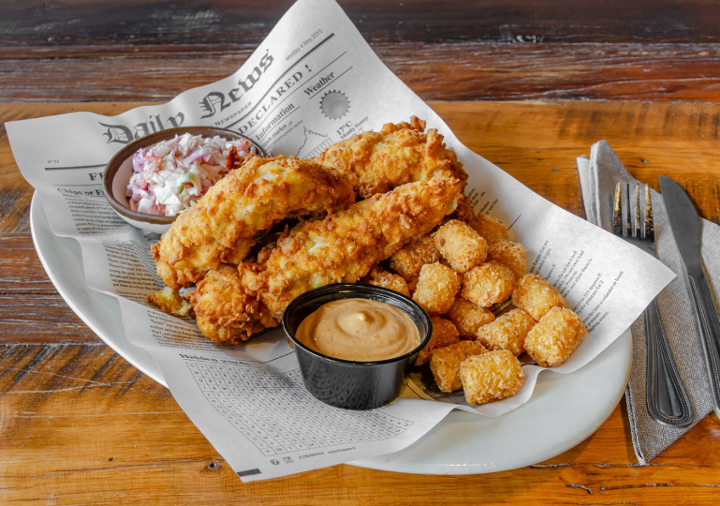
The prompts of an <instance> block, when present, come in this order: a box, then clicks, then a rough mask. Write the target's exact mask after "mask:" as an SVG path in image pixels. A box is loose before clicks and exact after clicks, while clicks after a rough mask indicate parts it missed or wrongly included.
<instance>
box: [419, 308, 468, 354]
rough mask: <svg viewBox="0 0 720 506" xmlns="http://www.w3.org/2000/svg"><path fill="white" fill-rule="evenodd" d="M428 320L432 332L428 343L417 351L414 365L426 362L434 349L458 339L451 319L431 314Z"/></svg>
mask: <svg viewBox="0 0 720 506" xmlns="http://www.w3.org/2000/svg"><path fill="white" fill-rule="evenodd" d="M430 320H431V321H432V325H433V333H432V336H430V340H429V341H428V343H427V344H426V345H425V347H424V348H423V349H422V350H420V353H418V356H417V359H416V360H415V365H423V364H427V363H428V362H430V358H431V357H432V354H433V352H434V351H435V350H437V349H440V348H444V347H445V346H449V345H451V344H454V343H457V342H458V341H459V340H460V338H459V336H460V334H459V332H458V329H457V328H455V325H453V323H452V322H451V321H449V320H446V319H445V318H440V317H439V316H431V317H430Z"/></svg>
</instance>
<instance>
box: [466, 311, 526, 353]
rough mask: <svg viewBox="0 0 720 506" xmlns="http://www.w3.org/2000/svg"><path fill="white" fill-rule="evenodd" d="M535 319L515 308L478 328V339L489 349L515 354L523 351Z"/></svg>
mask: <svg viewBox="0 0 720 506" xmlns="http://www.w3.org/2000/svg"><path fill="white" fill-rule="evenodd" d="M534 325H535V320H533V318H532V316H530V315H529V314H527V313H526V312H525V311H523V310H522V309H513V310H512V311H508V312H507V313H505V314H503V315H501V316H499V317H498V318H497V319H496V320H495V321H493V322H491V323H488V324H487V325H483V326H482V327H480V328H478V329H477V340H478V341H480V342H481V343H483V344H484V345H485V347H486V348H487V349H488V350H508V351H509V352H510V353H512V354H513V355H515V356H518V355H520V354H521V353H522V352H523V351H524V348H523V344H524V343H525V337H526V336H527V334H528V332H530V329H532V328H533V326H534Z"/></svg>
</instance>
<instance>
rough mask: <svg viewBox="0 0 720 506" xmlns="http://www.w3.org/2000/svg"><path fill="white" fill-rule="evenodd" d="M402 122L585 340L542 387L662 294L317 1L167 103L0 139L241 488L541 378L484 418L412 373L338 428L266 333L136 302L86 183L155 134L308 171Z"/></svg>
mask: <svg viewBox="0 0 720 506" xmlns="http://www.w3.org/2000/svg"><path fill="white" fill-rule="evenodd" d="M412 115H416V116H418V117H420V118H423V119H425V120H426V121H427V124H428V127H429V128H437V129H438V130H439V131H440V133H442V134H443V135H445V140H446V143H447V145H448V147H449V148H451V149H453V150H455V152H456V153H457V155H458V158H459V159H460V160H461V161H462V162H463V164H464V166H465V169H466V171H467V172H468V174H469V176H470V178H469V181H468V188H467V193H468V195H469V196H470V197H471V198H472V201H473V204H474V206H475V209H476V210H477V211H478V212H481V213H491V214H493V215H494V216H497V217H498V218H500V219H501V220H503V222H505V223H506V224H508V225H510V234H511V239H513V240H516V241H518V242H522V244H523V245H524V246H525V248H526V250H527V253H528V266H529V271H530V272H533V273H538V274H540V275H541V276H543V277H545V278H546V279H548V280H549V281H550V282H551V283H552V284H554V285H555V286H556V287H557V288H558V289H559V290H560V291H561V293H562V294H563V295H564V296H565V297H566V298H567V300H568V303H569V307H571V308H572V309H574V310H575V311H576V312H578V314H579V315H580V316H581V318H582V319H583V321H584V322H585V324H586V326H587V327H588V329H589V330H590V333H589V335H588V336H587V337H586V338H585V339H584V341H583V342H582V344H581V345H580V346H579V347H578V349H577V350H576V351H575V353H574V354H573V355H572V356H571V357H570V359H569V360H568V361H567V362H566V363H564V364H563V365H561V366H560V367H556V368H554V369H553V371H555V372H558V373H563V374H564V373H570V372H573V371H575V370H577V369H579V368H581V367H583V366H584V365H585V364H587V363H588V362H590V361H591V360H592V359H593V358H595V357H596V356H597V355H599V354H600V352H602V351H603V350H604V349H605V348H607V347H608V346H609V345H610V344H611V343H612V342H613V341H614V340H615V339H616V338H617V337H619V336H620V335H621V334H622V333H623V332H624V331H625V329H627V328H628V327H629V326H630V324H631V323H632V322H633V321H634V320H635V319H636V318H637V317H638V316H639V315H640V314H641V312H642V311H643V309H644V308H645V307H646V306H647V304H648V303H649V302H650V301H651V300H652V298H654V297H655V296H656V295H657V294H658V292H660V290H662V288H663V287H665V285H667V284H668V283H669V282H670V281H671V280H672V278H673V277H674V274H673V273H672V272H671V271H670V270H669V269H668V268H667V267H665V266H664V265H663V264H662V263H660V262H659V261H657V260H656V259H655V258H653V257H651V256H649V255H646V254H645V253H643V252H641V251H640V250H639V249H637V248H634V247H632V246H629V245H626V244H625V243H624V242H623V241H622V240H621V239H618V238H616V237H614V236H612V235H611V234H608V233H607V232H604V231H603V230H601V229H599V228H597V227H595V226H594V225H591V224H590V223H588V222H586V221H585V220H582V219H580V218H578V217H576V216H574V215H572V214H570V213H569V212H567V211H565V210H563V209H561V208H559V207H557V206H555V205H554V204H552V203H550V202H548V201H547V200H545V199H543V198H542V197H540V196H538V195H537V194H535V193H533V192H532V191H531V190H529V189H528V188H526V187H525V186H524V185H522V184H521V183H519V182H518V181H516V180H515V179H513V178H512V177H511V176H509V175H508V174H506V173H505V172H503V171H502V170H501V169H499V168H498V167H496V166H495V165H493V164H492V163H490V162H488V161H487V160H485V159H483V158H482V157H480V156H479V155H477V154H475V153H473V152H472V151H470V150H469V149H467V148H466V147H465V146H463V145H462V144H461V143H460V142H459V141H458V139H457V138H456V137H455V135H454V134H453V133H452V132H451V131H450V129H449V128H448V127H447V125H446V124H445V123H444V122H443V121H442V119H441V118H440V117H439V116H438V115H437V114H435V113H434V112H433V110H432V109H431V108H430V107H428V106H427V105H426V104H425V103H424V102H423V101H422V100H421V99H420V98H419V97H417V96H416V95H415V94H414V93H413V92H412V91H411V90H410V89H409V88H407V86H405V85H404V84H403V83H402V82H401V81H400V80H399V79H398V78H397V77H395V76H394V75H393V74H392V72H390V71H389V69H388V68H387V67H385V65H384V64H383V63H382V62H381V61H380V60H379V59H378V57H377V56H376V55H375V53H374V52H373V51H372V49H371V48H370V47H369V46H368V45H367V43H366V42H365V41H364V40H363V38H362V37H361V35H360V33H359V32H358V31H357V29H356V28H355V26H354V25H353V24H352V23H351V21H350V20H349V19H348V17H347V16H346V15H345V13H344V12H343V11H342V9H341V8H340V7H339V6H338V5H337V4H336V3H335V2H334V1H333V0H300V1H298V2H297V3H296V4H295V5H293V6H292V7H291V8H290V10H289V11H288V12H287V13H286V14H285V15H284V16H283V18H282V19H281V20H280V21H279V22H278V24H277V25H276V27H275V28H274V29H273V30H272V32H271V33H270V34H269V35H268V37H267V38H266V39H265V40H264V41H263V42H262V44H260V46H259V48H258V49H257V50H256V51H255V52H254V53H253V55H252V56H250V58H248V60H247V62H246V63H245V64H244V65H243V66H242V67H241V68H240V69H239V70H238V71H237V72H236V73H235V74H233V75H232V76H230V77H228V78H226V79H223V80H221V81H219V82H216V83H213V84H209V85H206V86H202V87H199V88H195V89H191V90H188V91H186V92H184V93H181V94H180V95H178V96H177V97H176V98H175V99H173V100H172V101H170V102H168V103H166V104H161V105H156V106H146V107H139V108H136V109H133V110H131V111H128V112H126V113H123V114H120V115H118V116H101V115H97V114H93V113H87V112H78V113H72V114H65V115H59V116H51V117H46V118H39V119H33V120H26V121H18V122H11V123H8V124H7V130H8V135H9V138H10V142H11V146H12V150H13V154H14V155H15V159H16V161H17V163H18V166H19V167H20V170H21V172H22V174H23V176H24V177H25V178H26V179H27V180H28V182H29V183H30V184H32V185H33V186H34V187H35V189H36V190H37V192H38V193H39V195H40V198H41V200H42V203H43V207H44V208H45V210H46V212H47V217H48V220H49V222H50V226H51V228H52V230H53V232H54V233H55V234H57V235H59V236H63V237H72V238H75V239H77V241H78V242H79V244H80V247H81V251H82V261H83V270H84V273H85V281H86V283H87V285H88V286H89V287H90V288H92V289H95V290H99V291H102V292H105V293H108V294H111V295H113V296H115V297H117V299H118V300H119V302H120V306H121V309H122V317H123V323H124V330H125V333H126V335H127V337H128V339H129V340H130V342H132V343H133V344H134V345H137V346H140V347H143V348H145V349H146V350H148V351H149V352H150V353H151V354H152V356H153V357H154V359H155V360H156V362H157V363H158V365H159V367H160V369H161V371H162V374H163V376H164V378H165V380H166V381H167V384H168V385H169V388H170V390H171V391H172V393H173V395H174V397H175V399H176V400H177V401H178V403H179V404H180V406H181V407H182V408H183V410H185V412H186V413H187V415H188V416H189V417H190V419H191V420H192V421H193V422H194V423H195V424H196V425H197V426H198V428H200V430H201V431H202V432H203V434H205V436H206V437H207V438H208V440H209V441H210V442H211V443H212V444H213V446H215V448H216V449H217V450H218V451H219V452H220V453H221V454H222V456H223V457H224V458H225V459H226V460H227V461H228V463H229V464H230V465H231V466H232V468H233V469H234V470H235V471H236V473H237V474H238V476H240V478H241V479H242V480H243V481H254V480H261V479H268V478H273V477H279V476H285V475H289V474H293V473H297V472H301V471H307V470H311V469H318V468H321V467H326V466H331V465H334V464H339V463H343V462H348V461H352V460H357V459H361V458H368V457H373V456H377V455H381V454H386V453H391V452H395V451H399V450H401V449H403V448H405V447H407V446H409V445H410V444H412V443H413V442H414V441H416V440H417V439H419V438H420V437H421V436H423V435H424V434H426V433H427V432H428V431H429V430H430V429H431V428H432V427H434V426H435V425H436V424H437V423H439V422H440V421H441V420H442V419H443V418H444V417H445V415H446V414H447V413H448V412H449V411H451V410H453V409H462V410H465V411H469V412H473V413H479V414H482V415H486V416H499V415H502V414H503V413H506V412H508V411H510V410H512V409H515V408H517V407H518V406H520V405H522V404H524V403H525V402H526V401H527V400H528V399H529V398H530V396H531V395H532V393H533V389H534V387H535V384H536V381H537V376H538V374H539V373H540V372H541V371H543V370H544V369H543V368H541V367H539V366H537V365H532V364H527V365H525V366H524V367H523V369H524V372H525V375H526V382H525V385H524V386H523V388H522V389H521V390H520V392H518V394H516V395H515V396H513V397H510V398H508V399H505V400H502V401H499V402H495V403H491V404H488V405H484V406H469V405H467V404H466V403H465V402H464V398H463V396H462V392H459V393H456V394H452V395H445V394H442V393H440V392H438V391H437V390H436V389H435V388H434V386H433V385H432V382H431V381H430V382H426V381H425V380H424V378H425V377H426V376H427V375H426V374H420V373H415V374H413V376H412V378H411V381H409V383H408V385H407V388H406V389H405V390H404V392H403V395H402V398H401V399H399V400H398V401H396V402H394V403H393V404H391V405H389V406H386V407H383V408H379V409H376V410H370V411H364V412H354V411H347V410H341V409H337V408H332V407H329V406H327V405H325V404H322V403H320V402H319V401H316V400H315V399H314V398H312V397H311V396H310V395H309V394H308V393H307V392H306V391H305V390H304V388H303V387H302V383H301V381H300V378H299V375H298V366H297V361H296V359H295V355H294V352H293V351H292V350H291V349H290V348H289V346H288V345H287V343H286V341H285V339H283V336H282V331H281V330H277V329H276V330H274V331H271V332H268V333H267V334H265V335H264V336H262V337H261V338H258V339H255V340H253V341H250V342H249V343H247V344H246V345H243V346H238V347H233V348H229V347H218V346H215V345H214V344H212V343H210V342H209V341H207V340H205V339H204V338H203V337H202V336H201V335H200V333H199V332H198V330H197V328H196V326H195V324H194V322H193V321H192V320H190V319H181V318H175V317H172V316H169V315H166V314H164V313H162V312H159V311H157V310H156V309H153V308H151V307H149V306H148V305H147V304H146V303H145V297H146V296H147V295H148V294H150V293H153V292H155V291H156V290H158V289H159V288H161V287H162V282H161V281H160V279H159V278H158V277H157V275H156V274H155V265H154V261H153V259H152V256H151V254H150V250H149V249H150V244H152V243H153V242H155V241H157V240H158V236H157V235H154V234H147V233H143V232H142V231H140V230H137V229H135V228H133V227H131V226H129V225H127V224H126V223H125V222H124V221H122V220H120V219H119V218H118V217H117V216H116V215H115V214H114V213H113V211H112V210H111V208H110V207H109V205H108V204H107V203H106V201H105V199H104V196H103V193H102V171H103V169H104V167H105V165H106V163H107V162H108V161H109V160H110V158H111V157H112V156H113V155H114V154H115V153H116V152H117V151H118V150H119V149H120V148H122V147H123V146H124V145H125V144H127V143H129V142H130V141H131V140H133V139H135V138H139V137H142V136H143V135H146V134H149V133H152V132H154V131H157V130H161V129H163V128H170V127H180V126H193V125H208V126H221V127H225V128H231V129H234V130H237V131H239V132H241V133H243V134H245V135H247V136H249V137H251V138H253V139H254V140H256V141H257V142H258V143H260V144H261V145H262V146H264V147H265V148H266V150H267V151H268V152H272V153H273V154H276V155H277V154H283V155H288V156H289V155H294V156H299V157H311V156H314V155H315V154H317V153H319V152H320V151H322V150H323V149H324V148H325V147H327V146H329V145H330V144H332V143H334V142H337V141H340V140H343V139H346V138H348V137H350V136H352V135H354V134H357V133H359V132H362V131H365V130H377V129H379V128H380V127H381V126H382V125H383V124H384V123H387V122H398V121H406V120H407V119H408V118H409V117H410V116H412ZM329 388H332V386H329ZM339 395H340V394H339ZM432 400H436V401H441V402H430V401H432ZM302 421H305V423H306V425H305V426H304V428H303V429H302V430H301V427H303V425H302V423H301V422H302ZM295 422H297V423H295ZM307 427H311V429H310V430H308V429H307Z"/></svg>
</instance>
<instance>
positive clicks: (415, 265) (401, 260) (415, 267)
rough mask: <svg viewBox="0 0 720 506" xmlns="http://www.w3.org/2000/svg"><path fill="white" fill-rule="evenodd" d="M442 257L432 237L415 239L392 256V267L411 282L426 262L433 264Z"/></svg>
mask: <svg viewBox="0 0 720 506" xmlns="http://www.w3.org/2000/svg"><path fill="white" fill-rule="evenodd" d="M439 259H440V252H439V251H438V249H437V247H436V246H435V241H433V239H432V237H427V236H426V237H421V238H419V239H415V240H414V241H412V242H411V243H410V244H408V245H407V246H405V247H404V248H403V249H401V250H400V251H398V252H396V253H395V254H394V255H392V256H391V257H390V269H391V270H393V271H395V272H396V273H397V274H400V275H401V276H402V277H403V278H405V281H407V282H410V281H413V280H415V279H417V277H418V276H419V275H420V269H422V266H423V265H425V264H433V263H435V262H437V261H438V260H439Z"/></svg>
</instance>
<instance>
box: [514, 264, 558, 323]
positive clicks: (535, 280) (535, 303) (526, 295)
mask: <svg viewBox="0 0 720 506" xmlns="http://www.w3.org/2000/svg"><path fill="white" fill-rule="evenodd" d="M512 301H513V304H515V306H516V307H519V308H520V309H524V310H525V311H526V312H527V313H529V314H530V316H532V317H533V318H535V320H536V321H539V320H540V318H542V317H543V315H544V314H545V313H547V312H548V311H550V309H551V308H553V307H555V306H559V307H565V299H564V298H563V296H562V295H560V292H558V290H557V288H555V287H554V286H552V285H551V284H550V283H548V282H547V281H546V280H545V279H543V278H541V277H540V276H536V275H535V274H526V275H525V276H523V277H522V278H520V280H519V281H518V283H517V285H515V288H514V289H513V294H512Z"/></svg>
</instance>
